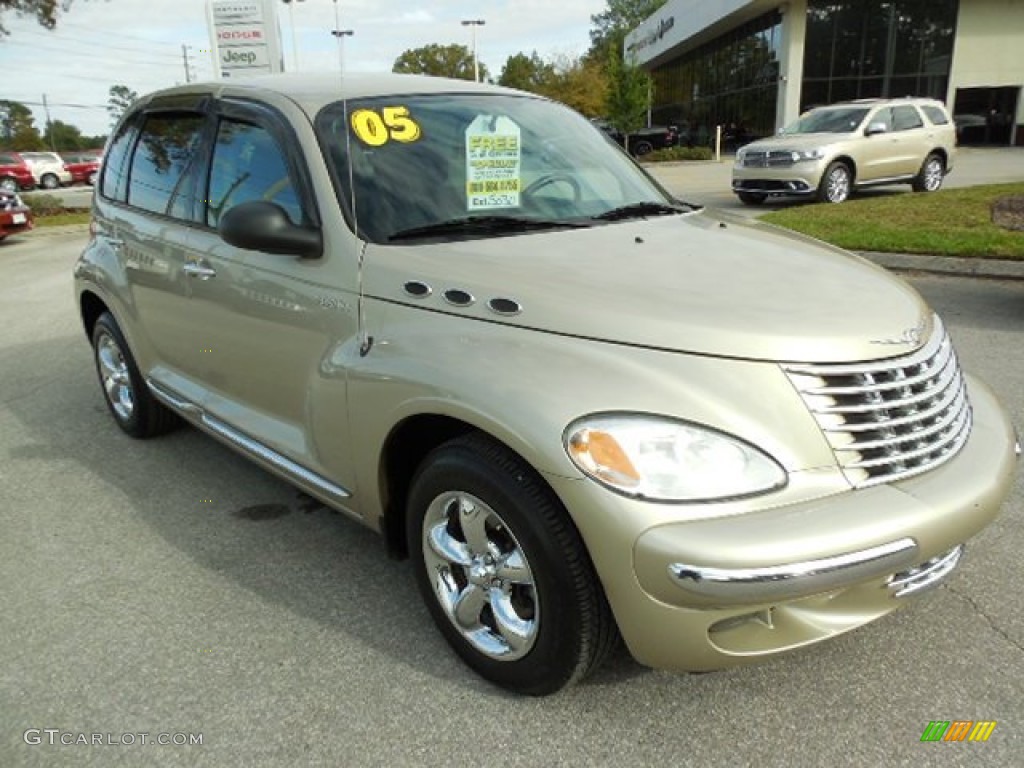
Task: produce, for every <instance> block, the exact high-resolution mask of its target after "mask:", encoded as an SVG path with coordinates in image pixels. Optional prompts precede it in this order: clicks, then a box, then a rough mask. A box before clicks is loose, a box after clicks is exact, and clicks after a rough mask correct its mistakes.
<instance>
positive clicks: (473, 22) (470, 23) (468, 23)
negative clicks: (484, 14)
mask: <svg viewBox="0 0 1024 768" xmlns="http://www.w3.org/2000/svg"><path fill="white" fill-rule="evenodd" d="M486 23H487V22H486V21H484V20H483V19H463V20H462V26H464V27H472V28H473V82H474V83H479V82H480V63H479V62H478V61H477V58H476V28H477V27H482V26H483V25H484V24H486Z"/></svg>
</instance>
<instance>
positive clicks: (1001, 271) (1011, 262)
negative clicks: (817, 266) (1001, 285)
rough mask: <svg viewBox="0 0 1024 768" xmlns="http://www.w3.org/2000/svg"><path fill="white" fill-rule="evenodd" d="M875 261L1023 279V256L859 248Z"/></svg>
mask: <svg viewBox="0 0 1024 768" xmlns="http://www.w3.org/2000/svg"><path fill="white" fill-rule="evenodd" d="M858 253H859V254H860V255H861V256H863V257H864V258H866V259H870V260H871V261H873V262H874V263H875V264H878V265H880V266H883V267H885V268H886V269H892V270H895V271H897V272H925V273H928V274H933V275H952V276H959V277H978V278H987V279H992V280H1024V260H1022V261H1017V260H1015V259H981V258H963V257H959V256H931V255H926V254H918V253H878V252H877V251H858Z"/></svg>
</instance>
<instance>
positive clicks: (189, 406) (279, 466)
mask: <svg viewBox="0 0 1024 768" xmlns="http://www.w3.org/2000/svg"><path fill="white" fill-rule="evenodd" d="M146 385H147V386H148V387H149V390H150V391H151V392H152V393H153V395H154V396H155V397H156V398H157V399H158V400H160V402H162V403H164V404H165V405H167V406H168V407H169V408H172V409H173V410H175V411H178V412H179V413H181V414H183V415H185V416H190V417H192V418H193V419H195V420H196V421H197V422H198V423H199V426H201V427H203V428H205V429H206V430H207V431H209V432H211V433H212V434H214V435H216V436H217V437H220V438H221V439H222V440H225V441H227V442H228V443H229V444H231V445H232V446H234V447H235V448H237V449H239V450H241V451H242V452H243V453H245V454H247V455H249V456H252V457H253V458H254V459H257V460H259V461H261V462H262V463H264V464H265V465H267V466H269V467H270V468H271V469H272V470H274V471H276V472H278V473H279V474H281V475H284V476H285V477H289V478H292V479H294V480H295V481H297V482H298V483H300V484H303V485H307V486H309V487H311V488H315V489H316V490H317V491H318V492H319V493H321V494H323V495H325V496H327V497H328V498H331V499H336V500H339V501H340V500H342V499H348V498H351V496H352V494H351V493H349V492H348V491H347V490H346V489H344V488H342V487H341V486H340V485H337V484H336V483H332V482H331V481H330V480H328V479H327V478H325V477H323V476H322V475H318V474H317V473H316V472H314V471H312V470H311V469H307V468H306V467H304V466H302V465H301V464H298V463H297V462H294V461H292V460H291V459H289V458H288V457H287V456H282V455H281V454H280V453H278V452H277V451H275V450H273V449H272V448H269V447H267V446H266V445H264V444H263V443H261V442H259V441H257V440H254V439H253V438H251V437H249V436H248V435H246V434H245V433H243V432H239V431H238V430H237V429H235V428H234V427H232V426H231V425H229V424H227V423H226V422H224V421H221V420H220V419H218V418H217V417H216V416H211V415H210V414H209V413H206V411H204V410H203V409H202V407H201V406H199V405H196V404H195V403H193V402H192V401H191V400H188V399H187V398H185V397H183V396H182V395H180V394H178V393H176V392H173V391H171V390H170V389H168V388H167V387H165V386H163V385H161V384H158V383H157V382H155V381H153V380H152V379H146Z"/></svg>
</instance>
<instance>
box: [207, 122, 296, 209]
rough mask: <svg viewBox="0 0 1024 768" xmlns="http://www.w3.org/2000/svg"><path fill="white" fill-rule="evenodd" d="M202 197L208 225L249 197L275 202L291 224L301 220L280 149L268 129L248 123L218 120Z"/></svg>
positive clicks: (294, 188) (293, 186)
mask: <svg viewBox="0 0 1024 768" xmlns="http://www.w3.org/2000/svg"><path fill="white" fill-rule="evenodd" d="M206 200H207V204H206V223H207V224H209V225H210V226H211V227H216V226H217V224H218V223H219V222H220V218H221V216H223V215H224V214H225V213H226V212H227V211H229V210H230V209H231V208H233V207H234V206H236V205H238V204H239V203H245V202H249V201H252V200H265V201H267V202H271V203H276V204H277V205H279V206H281V207H282V208H283V209H284V211H285V213H287V214H288V218H289V219H291V221H292V223H293V224H302V223H304V216H303V213H302V206H301V205H300V203H299V198H298V195H297V192H296V187H295V184H294V183H293V181H292V178H291V175H290V174H289V171H288V163H287V161H286V159H285V155H284V153H283V152H282V151H281V148H280V147H279V146H278V144H277V142H276V141H275V140H274V138H273V137H272V136H271V135H270V133H268V132H267V131H266V130H265V129H264V128H260V127H259V126H256V125H252V124H250V123H244V122H239V121H236V120H227V119H226V120H222V121H221V123H220V126H219V128H218V129H217V141H216V144H215V145H214V150H213V163H212V164H211V166H210V180H209V193H208V194H207V196H206Z"/></svg>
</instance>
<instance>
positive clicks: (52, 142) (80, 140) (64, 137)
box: [43, 120, 88, 152]
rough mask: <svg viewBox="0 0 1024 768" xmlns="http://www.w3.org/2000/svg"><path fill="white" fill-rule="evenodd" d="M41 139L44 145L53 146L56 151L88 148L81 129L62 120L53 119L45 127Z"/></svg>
mask: <svg viewBox="0 0 1024 768" xmlns="http://www.w3.org/2000/svg"><path fill="white" fill-rule="evenodd" d="M43 141H44V143H45V144H46V146H48V147H53V148H54V149H55V150H57V151H58V152H69V151H74V150H78V149H88V145H87V143H86V138H85V137H84V136H82V132H81V130H79V129H78V127H77V126H74V125H69V124H68V123H65V122H64V121H63V120H53V121H52V122H51V123H50V124H49V125H48V126H47V127H46V131H45V133H43Z"/></svg>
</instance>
